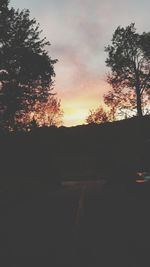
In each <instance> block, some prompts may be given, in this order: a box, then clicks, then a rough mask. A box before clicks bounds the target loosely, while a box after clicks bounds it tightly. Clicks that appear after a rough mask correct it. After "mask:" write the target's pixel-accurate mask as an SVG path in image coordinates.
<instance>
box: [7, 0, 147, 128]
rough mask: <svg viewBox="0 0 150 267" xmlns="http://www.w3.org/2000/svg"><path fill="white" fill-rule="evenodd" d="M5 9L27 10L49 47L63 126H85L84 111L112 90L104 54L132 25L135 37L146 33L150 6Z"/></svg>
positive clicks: (49, 0)
mask: <svg viewBox="0 0 150 267" xmlns="http://www.w3.org/2000/svg"><path fill="white" fill-rule="evenodd" d="M10 5H11V6H13V7H15V8H19V9H24V8H27V9H29V10H30V13H31V18H33V17H34V18H35V19H36V20H37V22H39V23H40V27H41V29H43V35H44V36H46V37H47V39H48V40H49V41H50V43H51V46H50V47H48V51H49V55H50V56H51V58H52V59H58V63H57V64H56V65H55V73H56V77H55V89H54V90H55V91H56V92H57V97H58V98H59V99H61V104H62V108H63V110H64V118H63V121H64V125H65V126H73V125H77V124H85V119H86V117H87V116H88V114H89V110H91V109H95V108H97V107H98V106H100V105H101V104H102V102H103V95H104V94H105V93H106V92H107V91H108V90H110V89H111V88H110V87H109V85H108V84H107V82H106V76H107V73H108V71H109V69H108V68H107V67H106V64H105V60H106V57H107V54H106V53H105V52H104V48H105V46H107V45H108V44H110V42H111V38H112V34H113V32H114V30H115V29H116V28H117V27H118V26H119V25H120V26H124V27H125V26H127V25H129V24H130V23H131V22H135V26H136V28H137V31H138V32H143V31H150V19H149V10H150V1H149V0H142V1H141V0H126V1H125V0H42V1H41V0H10Z"/></svg>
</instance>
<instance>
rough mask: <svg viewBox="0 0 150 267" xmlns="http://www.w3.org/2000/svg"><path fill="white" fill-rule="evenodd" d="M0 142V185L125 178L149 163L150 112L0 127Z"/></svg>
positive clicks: (21, 187) (41, 185) (48, 185)
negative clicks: (101, 120)
mask: <svg viewBox="0 0 150 267" xmlns="http://www.w3.org/2000/svg"><path fill="white" fill-rule="evenodd" d="M0 146H1V156H0V160H1V181H0V187H1V190H4V189H5V190H6V189H7V190H8V189H9V190H12V189H13V190H24V189H26V190H27V189H30V190H37V188H39V189H40V190H41V189H42V188H45V189H46V188H48V189H50V188H54V187H55V186H57V185H58V184H59V182H60V181H63V180H65V179H69V180H72V179H101V178H102V177H103V176H105V177H107V178H113V179H116V178H117V179H118V178H119V179H120V180H122V179H125V180H127V179H128V178H129V179H132V177H133V175H134V174H135V173H136V171H139V170H142V169H148V168H149V166H150V162H149V148H150V117H149V116H145V117H143V118H141V119H140V118H132V119H128V120H123V121H118V122H112V123H105V124H101V125H95V124H91V125H83V126H76V127H71V128H66V127H60V128H56V127H43V128H37V129H35V130H33V131H32V132H29V133H7V134H6V133H5V134H4V132H3V133H2V132H1V138H0ZM45 189H44V190H45Z"/></svg>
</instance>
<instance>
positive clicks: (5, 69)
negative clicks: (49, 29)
mask: <svg viewBox="0 0 150 267" xmlns="http://www.w3.org/2000/svg"><path fill="white" fill-rule="evenodd" d="M1 2H2V3H1V5H0V86H1V87H0V126H1V127H8V128H10V129H14V127H15V124H17V116H18V114H25V113H26V112H29V111H30V110H32V107H33V106H34V105H35V103H36V102H37V101H38V102H39V103H43V102H45V101H47V98H48V96H49V95H50V94H51V90H52V89H53V77H54V76H55V72H54V64H55V63H56V62H57V60H52V59H51V58H50V57H49V55H48V53H47V51H46V50H45V49H46V46H48V45H50V43H49V42H48V41H47V40H46V38H41V37H40V34H41V32H42V31H41V30H40V29H39V24H37V22H36V20H35V19H30V12H29V10H22V11H19V10H15V9H14V8H9V1H1Z"/></svg>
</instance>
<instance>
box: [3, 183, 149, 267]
mask: <svg viewBox="0 0 150 267" xmlns="http://www.w3.org/2000/svg"><path fill="white" fill-rule="evenodd" d="M149 204H150V197H149V188H148V185H143V184H134V185H133V184H132V185H129V184H126V185H125V184H109V183H107V182H106V181H105V180H101V181H95V182H94V181H91V182H90V181H88V182H76V183H74V182H70V183H69V182H68V183H66V182H65V183H63V185H62V188H60V189H58V190H56V191H55V192H46V193H38V194H36V195H35V193H34V195H28V196H27V197H25V196H24V197H21V196H20V199H17V200H16V199H15V198H14V196H10V197H9V200H8V201H6V200H5V201H4V198H2V197H1V220H0V223H1V227H0V232H1V240H0V243H1V258H0V261H1V264H0V265H1V266H4V267H5V266H10V267H26V266H28V267H30V266H32V267H34V266H36V267H38V266H40V267H46V266H51V267H60V266H61V267H62V266H64V267H84V266H86V267H98V266H102V267H108V266H109V267H110V266H116V267H117V266H118V267H120V266H121V267H124V266H126V267H127V266H128V267H130V266H132V267H134V266H135V267H145V266H150V258H149V240H150V228H149V225H150V215H149Z"/></svg>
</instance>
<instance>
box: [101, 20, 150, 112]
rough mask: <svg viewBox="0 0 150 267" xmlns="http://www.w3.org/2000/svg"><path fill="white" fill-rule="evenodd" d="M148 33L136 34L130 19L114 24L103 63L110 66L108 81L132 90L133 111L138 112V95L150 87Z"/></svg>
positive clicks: (140, 101)
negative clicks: (118, 25)
mask: <svg viewBox="0 0 150 267" xmlns="http://www.w3.org/2000/svg"><path fill="white" fill-rule="evenodd" d="M149 47H150V33H143V34H138V33H136V29H135V26H134V23H132V24H130V25H129V26H127V27H126V28H121V27H118V28H117V29H116V30H115V32H114V34H113V38H112V43H111V45H108V46H107V47H106V48H105V51H106V52H108V58H107V59H106V64H107V66H108V67H110V68H111V73H109V74H108V77H107V80H108V83H109V84H110V85H111V86H112V87H113V89H117V90H125V92H126V91H127V90H134V93H135V95H136V109H137V115H138V116H142V115H143V112H142V95H143V93H144V92H145V93H148V92H149V90H150V49H149Z"/></svg>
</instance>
